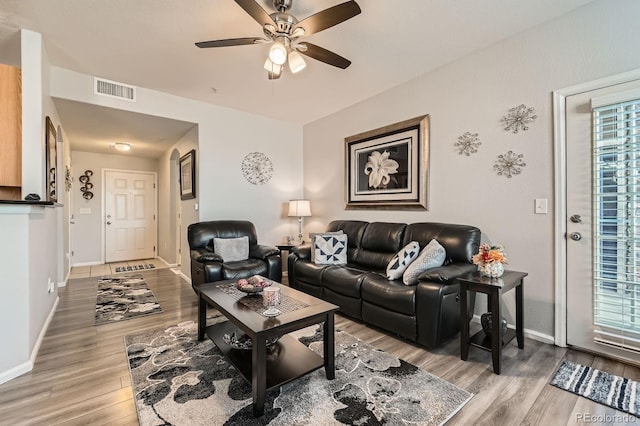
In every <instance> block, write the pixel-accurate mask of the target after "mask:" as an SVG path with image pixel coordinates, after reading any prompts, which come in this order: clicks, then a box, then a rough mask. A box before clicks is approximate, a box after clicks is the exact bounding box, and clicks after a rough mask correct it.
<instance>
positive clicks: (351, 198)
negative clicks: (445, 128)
mask: <svg viewBox="0 0 640 426" xmlns="http://www.w3.org/2000/svg"><path fill="white" fill-rule="evenodd" d="M345 147H346V151H345V159H346V161H345V162H346V173H345V186H346V188H345V193H346V202H347V204H346V207H345V208H346V209H348V210H351V209H371V208H373V209H388V210H427V207H428V204H427V195H428V194H427V189H428V182H429V116H428V115H423V116H420V117H416V118H412V119H410V120H406V121H402V122H400V123H395V124H391V125H389V126H385V127H381V128H379V129H375V130H371V131H368V132H364V133H360V134H357V135H353V136H349V137H347V138H345Z"/></svg>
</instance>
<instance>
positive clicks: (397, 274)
mask: <svg viewBox="0 0 640 426" xmlns="http://www.w3.org/2000/svg"><path fill="white" fill-rule="evenodd" d="M419 254H420V244H418V242H417V241H411V242H410V243H409V244H407V245H406V246H404V247H402V248H401V249H400V251H399V252H398V254H396V255H395V256H393V259H391V262H389V264H388V265H387V279H388V280H397V279H400V278H402V274H403V273H404V271H405V270H406V269H407V267H408V266H409V264H410V263H411V262H413V261H414V260H416V258H417V257H418V255H419Z"/></svg>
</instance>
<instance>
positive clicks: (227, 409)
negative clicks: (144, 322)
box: [125, 321, 473, 426]
mask: <svg viewBox="0 0 640 426" xmlns="http://www.w3.org/2000/svg"><path fill="white" fill-rule="evenodd" d="M291 334H292V335H293V336H294V337H296V338H297V339H298V340H299V341H301V342H302V343H304V344H305V345H307V346H308V347H309V348H310V349H312V350H313V351H315V352H316V353H318V354H319V355H320V356H322V355H323V349H322V335H323V332H322V326H320V327H317V326H311V327H307V328H305V329H303V330H299V331H296V332H294V333H291ZM335 345H336V378H335V379H334V380H327V378H326V375H325V371H324V368H320V369H319V370H316V371H313V372H311V373H309V374H307V375H305V376H303V377H301V378H299V379H297V380H293V381H291V382H289V383H287V384H285V385H282V386H280V387H277V388H274V389H271V390H270V391H267V395H266V401H265V412H264V415H263V416H262V417H259V418H254V417H253V411H252V398H251V385H250V384H249V383H247V382H246V381H245V380H244V379H243V378H242V376H241V375H240V373H238V372H237V370H236V369H235V368H234V367H233V366H232V365H231V364H229V362H228V361H227V360H226V358H225V357H224V355H222V353H221V352H220V351H219V350H218V348H217V347H216V346H215V345H214V344H213V343H212V342H211V340H209V339H208V338H205V340H204V341H202V342H198V341H197V324H196V323H194V322H192V321H187V322H183V323H180V324H178V325H176V326H172V327H169V328H164V329H156V330H151V331H147V332H145V333H143V334H137V335H129V336H126V337H125V346H126V351H127V357H128V360H129V371H130V373H131V383H132V387H133V392H134V398H135V403H136V409H137V411H138V420H139V422H140V425H142V426H149V425H158V424H163V425H266V424H269V425H306V424H309V421H310V419H313V423H314V424H320V425H341V424H349V425H381V424H389V425H401V424H412V425H439V424H443V423H445V422H446V421H447V420H448V419H450V418H451V417H452V416H453V415H454V414H455V413H456V412H458V410H460V409H461V408H462V407H463V406H464V405H465V404H466V403H467V402H468V401H469V399H470V398H471V397H472V396H473V395H472V394H471V393H469V392H467V391H465V390H463V389H460V388H458V387H457V386H455V385H453V384H451V383H449V382H447V381H445V380H442V379H440V378H438V377H436V376H433V375H431V374H429V373H427V372H426V371H424V370H421V369H419V368H418V367H416V366H415V365H413V364H410V363H408V362H406V361H403V360H401V359H398V358H396V357H394V356H392V355H390V354H388V353H386V352H384V351H381V350H379V349H375V348H373V347H372V346H370V345H369V344H367V343H365V342H362V341H361V340H358V339H357V338H355V337H354V336H352V335H350V334H348V333H346V332H344V331H336V334H335ZM278 347H279V343H276V344H275V345H274V346H273V348H274V349H271V350H270V352H269V354H268V355H267V356H273V355H271V354H273V353H277V350H278ZM238 350H241V349H238Z"/></svg>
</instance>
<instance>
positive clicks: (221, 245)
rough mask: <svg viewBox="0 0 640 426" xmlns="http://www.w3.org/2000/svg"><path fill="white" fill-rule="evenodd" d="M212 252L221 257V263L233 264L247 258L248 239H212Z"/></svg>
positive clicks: (245, 237)
mask: <svg viewBox="0 0 640 426" xmlns="http://www.w3.org/2000/svg"><path fill="white" fill-rule="evenodd" d="M213 251H214V252H216V253H217V254H219V255H220V256H221V257H222V261H223V262H235V261H238V260H247V259H248V258H249V237H247V236H244V237H240V238H214V239H213Z"/></svg>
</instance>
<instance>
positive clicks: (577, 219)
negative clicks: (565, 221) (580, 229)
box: [569, 214, 582, 223]
mask: <svg viewBox="0 0 640 426" xmlns="http://www.w3.org/2000/svg"><path fill="white" fill-rule="evenodd" d="M569 219H571V222H573V223H581V222H582V218H581V217H580V215H579V214H574V215H573V216H571V217H570V218H569Z"/></svg>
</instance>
